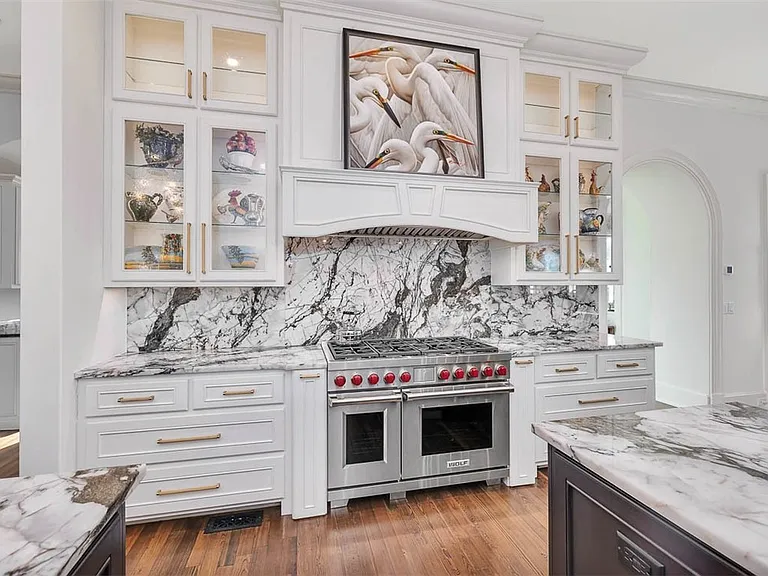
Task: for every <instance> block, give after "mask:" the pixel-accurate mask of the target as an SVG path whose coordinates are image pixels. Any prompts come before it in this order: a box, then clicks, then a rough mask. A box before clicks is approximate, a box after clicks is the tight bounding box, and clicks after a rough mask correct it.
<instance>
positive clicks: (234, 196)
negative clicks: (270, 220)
mask: <svg viewBox="0 0 768 576" xmlns="http://www.w3.org/2000/svg"><path fill="white" fill-rule="evenodd" d="M242 194H243V193H242V192H241V191H240V190H232V191H231V192H230V193H229V203H228V204H225V205H219V206H216V209H217V210H218V211H219V214H226V213H229V214H232V224H236V223H237V219H238V218H242V219H243V221H244V222H245V225H247V226H260V225H261V224H262V223H263V222H264V198H262V197H261V196H258V195H257V194H247V195H246V196H243V197H242V198H240V196H242Z"/></svg>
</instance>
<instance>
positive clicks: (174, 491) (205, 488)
mask: <svg viewBox="0 0 768 576" xmlns="http://www.w3.org/2000/svg"><path fill="white" fill-rule="evenodd" d="M219 488H221V484H210V485H209V486H195V487H194V488H171V489H170V490H158V491H157V492H155V494H157V495H158V496H173V495H174V494H189V493H190V492H206V491H208V490H218V489H219Z"/></svg>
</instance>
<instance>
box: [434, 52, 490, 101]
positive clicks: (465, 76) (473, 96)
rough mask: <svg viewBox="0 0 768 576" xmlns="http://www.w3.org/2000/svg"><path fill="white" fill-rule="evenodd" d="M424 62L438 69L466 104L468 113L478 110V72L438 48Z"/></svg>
mask: <svg viewBox="0 0 768 576" xmlns="http://www.w3.org/2000/svg"><path fill="white" fill-rule="evenodd" d="M424 62H426V63H427V64H432V66H434V67H435V68H437V71H438V72H440V75H441V76H442V77H443V80H445V82H446V84H448V87H449V88H450V89H451V92H453V94H454V95H455V96H456V98H457V99H458V101H459V102H462V103H463V104H464V108H465V109H466V110H467V111H469V110H476V109H477V84H476V82H477V81H478V80H477V72H476V71H475V70H474V69H473V68H472V67H470V66H467V65H465V64H462V63H461V62H459V61H457V60H456V59H455V58H454V56H453V55H452V54H449V53H448V52H446V51H445V50H439V49H437V48H436V49H435V50H434V51H433V52H432V54H430V55H429V56H428V57H427V58H426V59H425V60H424Z"/></svg>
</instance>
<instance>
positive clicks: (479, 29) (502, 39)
mask: <svg viewBox="0 0 768 576" xmlns="http://www.w3.org/2000/svg"><path fill="white" fill-rule="evenodd" d="M280 6H281V7H282V8H283V10H291V11H294V12H304V13H306V14H313V15H316V16H330V17H334V18H340V19H344V20H357V21H361V22H370V23H372V24H379V25H382V24H385V25H390V24H391V25H393V26H397V27H399V28H402V27H406V28H411V29H414V30H423V31H430V32H442V33H444V34H446V35H450V36H461V37H463V38H470V39H478V40H482V41H484V42H493V43H496V44H502V45H505V46H514V47H517V48H520V47H522V46H523V44H525V42H526V41H527V40H528V39H529V38H530V37H531V36H533V35H535V34H536V33H537V32H538V30H540V29H541V26H542V25H543V24H544V21H543V20H541V19H540V18H534V17H531V16H519V15H517V14H509V13H507V12H501V11H499V10H493V9H490V8H486V7H480V6H474V5H467V3H466V2H462V1H461V0H419V1H418V2H415V1H413V0H389V1H388V2H379V3H375V4H374V3H372V2H370V0H280ZM372 7H375V9H374V8H372Z"/></svg>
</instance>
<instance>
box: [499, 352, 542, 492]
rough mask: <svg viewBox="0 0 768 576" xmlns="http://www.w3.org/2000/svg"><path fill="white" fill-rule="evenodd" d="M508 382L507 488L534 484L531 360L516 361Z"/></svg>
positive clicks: (532, 368) (517, 359)
mask: <svg viewBox="0 0 768 576" xmlns="http://www.w3.org/2000/svg"><path fill="white" fill-rule="evenodd" d="M509 381H510V382H511V383H512V386H514V387H515V392H514V393H513V394H510V395H509V477H508V478H507V479H506V480H504V483H505V484H506V485H507V486H522V485H524V484H534V483H535V482H536V463H535V456H534V447H535V443H534V441H535V440H536V436H534V434H533V431H532V430H531V425H532V424H533V422H534V415H535V403H534V391H535V389H534V359H533V358H515V359H514V361H513V362H512V365H511V367H510V375H509Z"/></svg>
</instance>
